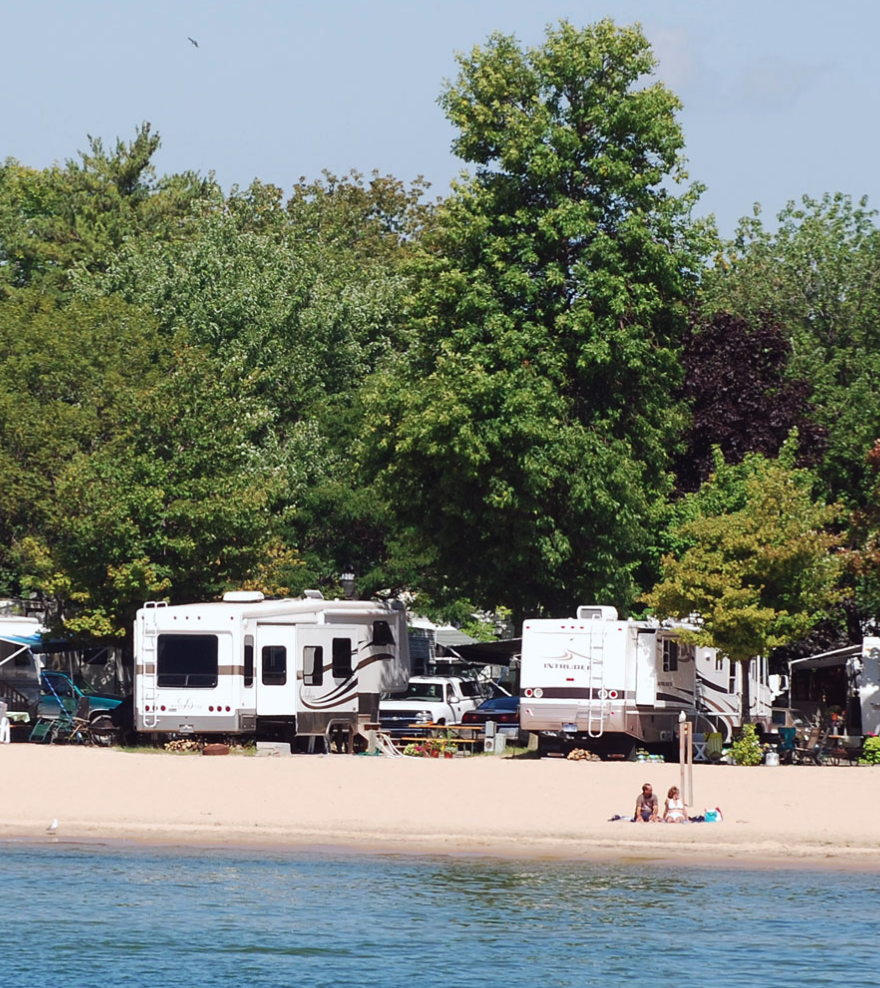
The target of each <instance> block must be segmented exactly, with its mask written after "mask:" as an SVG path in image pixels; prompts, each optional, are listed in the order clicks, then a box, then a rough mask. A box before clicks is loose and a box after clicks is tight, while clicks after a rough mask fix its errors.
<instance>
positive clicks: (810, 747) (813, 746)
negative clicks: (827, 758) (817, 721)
mask: <svg viewBox="0 0 880 988" xmlns="http://www.w3.org/2000/svg"><path fill="white" fill-rule="evenodd" d="M827 733H828V732H827V731H825V733H824V734H823V733H822V728H821V727H811V728H810V732H809V734H808V735H807V736H806V738H805V739H804V740H803V741H802V742H801V743H800V744H795V762H796V763H797V764H798V765H821V764H822V748H823V747H824V744H825V734H827Z"/></svg>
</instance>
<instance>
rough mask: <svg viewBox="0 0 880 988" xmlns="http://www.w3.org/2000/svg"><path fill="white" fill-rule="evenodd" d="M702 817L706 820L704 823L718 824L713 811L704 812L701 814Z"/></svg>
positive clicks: (716, 815)
mask: <svg viewBox="0 0 880 988" xmlns="http://www.w3.org/2000/svg"><path fill="white" fill-rule="evenodd" d="M703 816H704V817H705V819H706V823H717V822H718V814H717V813H716V812H715V810H706V812H705V813H704V814H703Z"/></svg>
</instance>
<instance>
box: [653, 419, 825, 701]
mask: <svg viewBox="0 0 880 988" xmlns="http://www.w3.org/2000/svg"><path fill="white" fill-rule="evenodd" d="M794 445H795V441H794V439H793V440H792V441H790V442H789V443H788V444H787V445H786V447H785V448H784V449H783V452H782V454H781V455H780V457H779V458H778V459H776V460H769V459H767V458H765V457H763V456H761V455H760V454H750V455H748V456H747V457H746V458H745V460H744V461H743V462H742V463H741V464H739V465H738V466H735V467H728V466H727V465H726V464H724V463H723V461H721V460H720V459H719V462H718V465H717V470H716V473H714V474H713V475H712V476H711V477H710V478H709V480H708V481H707V482H706V483H705V484H704V485H703V486H702V487H701V488H700V490H699V491H698V492H696V493H695V494H690V495H688V496H687V497H685V498H684V499H683V504H682V506H681V508H680V509H679V510H680V518H681V520H680V522H679V524H678V525H677V526H675V527H674V528H673V537H674V538H675V539H676V540H677V541H678V548H677V551H676V552H675V553H670V554H668V555H666V556H664V557H663V563H662V568H663V578H662V580H661V581H660V582H659V583H657V584H656V585H655V586H654V588H653V589H652V590H651V591H650V593H648V594H646V595H645V596H644V597H643V600H644V602H645V603H647V604H648V605H649V607H651V608H652V610H653V611H654V612H655V613H656V614H657V615H658V616H659V617H670V616H671V617H676V618H680V619H688V618H695V619H696V622H697V630H694V631H691V632H686V633H685V634H684V635H683V637H684V639H685V640H686V641H691V642H692V643H694V644H698V645H705V646H710V647H713V648H717V649H719V650H720V651H721V652H723V653H724V654H726V655H727V656H729V657H730V659H731V660H733V661H737V662H743V663H746V667H747V666H748V663H749V662H750V661H751V659H752V658H754V657H755V656H758V655H767V654H768V653H769V652H770V650H772V649H773V648H776V647H778V646H780V645H784V644H786V643H788V642H791V641H794V640H796V639H798V638H801V637H803V635H804V634H806V632H807V631H809V630H810V629H811V628H812V627H813V626H814V625H815V624H816V623H817V622H818V621H820V620H821V619H822V618H823V617H825V616H827V614H828V613H829V610H830V609H831V608H832V607H833V606H834V605H835V604H836V603H838V602H839V601H840V599H841V597H842V592H841V591H840V589H839V578H840V575H841V572H842V568H843V564H844V560H843V556H842V555H841V554H838V553H836V552H835V551H834V550H835V549H836V548H837V547H838V546H839V544H840V542H841V538H840V536H838V535H835V534H832V533H831V532H830V531H829V527H830V526H832V525H833V524H834V523H835V522H836V521H838V520H839V518H840V517H841V514H842V509H841V506H840V505H831V506H828V505H825V504H823V503H821V502H818V501H814V500H813V495H812V488H813V483H814V480H813V477H812V475H811V474H810V473H809V472H808V471H806V470H803V469H795V468H794V467H793V465H792V464H793V460H794V453H795V449H794ZM743 678H744V681H745V682H746V683H747V680H748V676H747V675H746V672H745V671H744V676H743ZM748 710H749V699H748V693H747V691H746V693H745V695H744V697H743V719H744V720H747V719H748Z"/></svg>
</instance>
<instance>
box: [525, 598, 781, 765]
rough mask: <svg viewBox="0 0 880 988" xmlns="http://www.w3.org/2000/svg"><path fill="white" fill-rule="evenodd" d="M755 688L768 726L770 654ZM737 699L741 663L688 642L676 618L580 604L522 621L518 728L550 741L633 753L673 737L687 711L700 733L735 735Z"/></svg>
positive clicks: (755, 667) (756, 710) (759, 664)
mask: <svg viewBox="0 0 880 988" xmlns="http://www.w3.org/2000/svg"><path fill="white" fill-rule="evenodd" d="M680 628H681V626H679V630H680ZM749 686H750V690H749V692H750V697H751V704H750V706H751V717H752V721H753V723H755V724H760V725H761V726H762V727H764V728H766V727H768V726H769V724H770V721H771V705H770V704H771V696H770V689H769V687H768V685H767V663H766V659H760V660H756V661H754V662H752V663H751V675H750V682H749ZM741 697H742V667H741V665H740V664H739V663H737V662H734V663H731V662H730V660H729V659H727V658H726V657H724V656H722V655H720V654H719V653H718V652H716V651H715V649H711V648H695V647H693V646H691V645H685V644H683V643H682V642H680V641H679V640H678V631H677V630H676V627H675V626H674V625H671V626H667V625H660V624H658V623H657V622H656V621H633V620H627V619H625V618H619V617H618V616H617V611H616V610H615V609H614V608H613V607H600V606H583V607H579V608H578V610H577V616H576V617H574V618H564V619H562V618H560V619H555V618H554V619H543V618H542V619H537V620H532V621H526V622H525V624H524V626H523V635H522V668H521V674H520V708H519V709H520V726H521V728H522V729H523V730H526V731H534V732H537V733H538V734H539V735H544V736H545V737H547V738H551V737H556V738H562V739H566V740H569V741H576V742H578V743H579V744H581V745H583V746H584V747H589V748H594V749H597V750H605V751H619V752H624V753H629V752H630V751H631V750H632V749H633V747H634V746H635V745H637V744H646V745H657V744H663V743H671V742H673V741H674V739H675V737H676V729H677V722H678V719H679V715H680V714H681V712H682V711H684V713H685V715H686V716H687V717H689V718H691V719H693V720H694V722H695V729H696V730H697V731H702V732H708V731H713V730H716V731H720V732H721V733H722V734H723V735H724V737H725V739H729V738H730V736H731V733H732V729H733V726H734V725H735V724H738V723H739V720H740V710H741Z"/></svg>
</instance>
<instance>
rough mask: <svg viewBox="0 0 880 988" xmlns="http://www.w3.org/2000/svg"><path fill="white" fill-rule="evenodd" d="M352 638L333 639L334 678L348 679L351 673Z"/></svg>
mask: <svg viewBox="0 0 880 988" xmlns="http://www.w3.org/2000/svg"><path fill="white" fill-rule="evenodd" d="M351 673H352V669H351V639H350V638H334V639H333V678H334V679H348V677H349V676H350V675H351Z"/></svg>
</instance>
